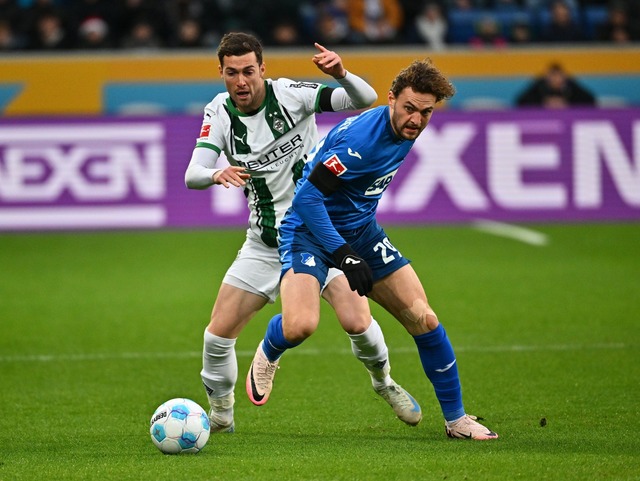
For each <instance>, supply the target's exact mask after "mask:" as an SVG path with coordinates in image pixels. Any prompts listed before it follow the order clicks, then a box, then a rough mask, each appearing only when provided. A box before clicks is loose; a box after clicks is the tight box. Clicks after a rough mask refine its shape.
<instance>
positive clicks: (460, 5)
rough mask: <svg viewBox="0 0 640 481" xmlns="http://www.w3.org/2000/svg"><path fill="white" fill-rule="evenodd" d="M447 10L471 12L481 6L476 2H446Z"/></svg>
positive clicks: (452, 0) (455, 0)
mask: <svg viewBox="0 0 640 481" xmlns="http://www.w3.org/2000/svg"><path fill="white" fill-rule="evenodd" d="M447 4H448V8H449V10H457V11H461V12H464V11H471V10H475V9H477V8H480V7H481V5H480V4H479V3H478V2H477V1H476V0H448V1H447Z"/></svg>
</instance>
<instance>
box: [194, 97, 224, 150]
mask: <svg viewBox="0 0 640 481" xmlns="http://www.w3.org/2000/svg"><path fill="white" fill-rule="evenodd" d="M222 109H224V100H223V97H222V96H221V95H218V96H216V98H214V99H213V100H212V101H211V102H210V103H209V104H207V106H206V107H205V108H204V115H203V117H202V127H201V128H200V135H199V136H198V140H197V141H196V147H203V148H206V149H211V150H215V151H216V152H217V153H218V154H220V152H222V151H223V150H224V148H225V145H226V138H227V134H226V133H225V132H226V131H227V130H228V129H227V126H226V125H225V123H224V122H223V116H222V115H221V111H222Z"/></svg>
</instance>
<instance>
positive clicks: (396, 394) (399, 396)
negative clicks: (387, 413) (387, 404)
mask: <svg viewBox="0 0 640 481" xmlns="http://www.w3.org/2000/svg"><path fill="white" fill-rule="evenodd" d="M378 392H379V393H380V395H381V396H382V397H384V398H385V399H389V398H393V401H394V404H398V405H400V407H402V408H408V409H413V407H414V406H413V403H412V402H411V399H409V396H407V395H406V394H405V393H404V391H403V389H402V388H401V387H400V386H398V385H397V384H391V385H390V386H385V387H383V388H382V389H380V390H379V391H378Z"/></svg>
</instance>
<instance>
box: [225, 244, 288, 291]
mask: <svg viewBox="0 0 640 481" xmlns="http://www.w3.org/2000/svg"><path fill="white" fill-rule="evenodd" d="M281 268H282V266H281V265H280V258H279V256H278V250H277V249H276V248H274V247H269V246H266V245H265V244H263V243H262V242H260V241H258V240H256V239H253V238H251V237H249V238H247V240H246V241H245V242H244V244H243V245H242V248H241V249H240V251H239V252H238V255H237V257H236V258H235V260H234V261H233V263H232V264H231V267H229V269H228V270H227V273H226V274H225V276H224V279H223V282H224V283H225V284H230V285H232V286H234V287H238V288H239V289H243V290H245V291H248V292H251V293H253V294H257V295H261V296H263V297H266V298H267V299H268V301H269V302H270V303H273V302H275V300H276V298H277V297H278V294H279V291H280V284H279V283H280V270H281Z"/></svg>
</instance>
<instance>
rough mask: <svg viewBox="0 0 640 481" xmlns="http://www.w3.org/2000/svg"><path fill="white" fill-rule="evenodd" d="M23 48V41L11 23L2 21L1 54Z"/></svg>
mask: <svg viewBox="0 0 640 481" xmlns="http://www.w3.org/2000/svg"><path fill="white" fill-rule="evenodd" d="M22 47H23V45H22V39H21V38H20V37H19V36H18V35H17V34H16V33H15V31H14V29H13V26H12V25H11V22H9V21H7V20H4V19H0V52H10V51H12V50H18V49H20V48H22Z"/></svg>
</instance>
